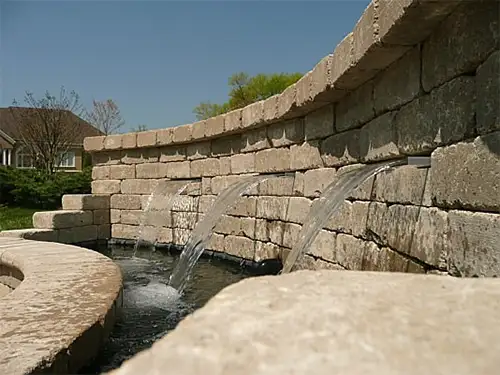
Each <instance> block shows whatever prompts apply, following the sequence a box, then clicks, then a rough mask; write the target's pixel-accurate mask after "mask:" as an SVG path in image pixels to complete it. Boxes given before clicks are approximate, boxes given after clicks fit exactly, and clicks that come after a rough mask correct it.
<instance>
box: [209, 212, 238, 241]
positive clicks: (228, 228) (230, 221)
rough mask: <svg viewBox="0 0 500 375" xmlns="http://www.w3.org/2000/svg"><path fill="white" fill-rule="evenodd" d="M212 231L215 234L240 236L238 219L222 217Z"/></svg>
mask: <svg viewBox="0 0 500 375" xmlns="http://www.w3.org/2000/svg"><path fill="white" fill-rule="evenodd" d="M214 230H215V231H216V232H217V233H222V234H232V235H236V236H237V235H240V234H243V233H240V219H239V218H237V217H233V216H228V215H222V216H221V217H220V219H219V221H218V222H217V224H216V226H215V228H214Z"/></svg>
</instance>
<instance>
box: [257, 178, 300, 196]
mask: <svg viewBox="0 0 500 375" xmlns="http://www.w3.org/2000/svg"><path fill="white" fill-rule="evenodd" d="M293 184H294V178H293V175H290V176H280V177H274V178H270V179H268V180H265V181H262V182H261V183H260V184H259V185H258V192H259V195H278V196H283V195H293Z"/></svg>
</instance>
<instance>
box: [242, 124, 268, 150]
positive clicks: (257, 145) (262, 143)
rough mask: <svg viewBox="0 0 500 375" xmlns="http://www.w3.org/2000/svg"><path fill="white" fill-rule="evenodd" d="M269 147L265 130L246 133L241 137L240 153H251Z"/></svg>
mask: <svg viewBox="0 0 500 375" xmlns="http://www.w3.org/2000/svg"><path fill="white" fill-rule="evenodd" d="M269 147H271V143H270V142H269V138H267V130H266V128H261V129H256V130H252V131H248V132H246V133H243V134H242V135H241V152H253V151H259V150H263V149H265V148H269Z"/></svg>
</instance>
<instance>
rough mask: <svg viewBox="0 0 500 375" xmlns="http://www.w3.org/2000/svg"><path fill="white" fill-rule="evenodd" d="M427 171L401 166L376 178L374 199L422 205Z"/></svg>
mask: <svg viewBox="0 0 500 375" xmlns="http://www.w3.org/2000/svg"><path fill="white" fill-rule="evenodd" d="M427 173H428V170H427V169H424V168H422V169H420V168H415V167H413V166H407V165H404V166H401V167H398V168H394V169H391V170H389V171H387V172H383V173H380V174H378V175H377V176H376V177H375V182H374V186H373V199H374V200H377V201H381V202H388V203H402V204H414V205H422V196H423V193H424V188H425V180H426V176H427Z"/></svg>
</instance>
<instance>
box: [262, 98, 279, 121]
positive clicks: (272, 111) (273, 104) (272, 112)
mask: <svg viewBox="0 0 500 375" xmlns="http://www.w3.org/2000/svg"><path fill="white" fill-rule="evenodd" d="M278 98H279V94H277V95H273V96H271V97H269V98H267V99H266V100H264V121H265V122H273V121H276V120H277V119H278Z"/></svg>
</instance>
